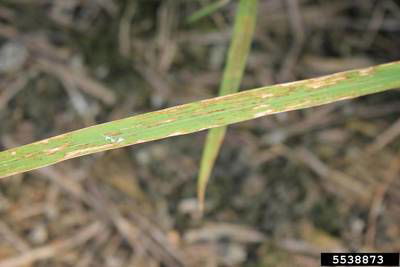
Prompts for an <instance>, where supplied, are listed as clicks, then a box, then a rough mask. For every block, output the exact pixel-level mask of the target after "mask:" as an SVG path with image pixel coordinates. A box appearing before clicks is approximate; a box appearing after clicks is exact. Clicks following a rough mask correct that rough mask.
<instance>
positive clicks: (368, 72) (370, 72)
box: [358, 67, 375, 76]
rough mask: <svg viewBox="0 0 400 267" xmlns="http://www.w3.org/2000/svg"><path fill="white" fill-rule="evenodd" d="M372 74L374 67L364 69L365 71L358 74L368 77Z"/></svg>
mask: <svg viewBox="0 0 400 267" xmlns="http://www.w3.org/2000/svg"><path fill="white" fill-rule="evenodd" d="M374 72H375V68H374V67H369V68H366V69H362V70H359V71H358V74H360V76H368V75H371V74H372V73H374Z"/></svg>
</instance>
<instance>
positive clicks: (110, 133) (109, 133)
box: [105, 131, 122, 136]
mask: <svg viewBox="0 0 400 267" xmlns="http://www.w3.org/2000/svg"><path fill="white" fill-rule="evenodd" d="M121 134H122V133H121V132H119V131H113V132H108V133H105V135H107V136H118V135H121Z"/></svg>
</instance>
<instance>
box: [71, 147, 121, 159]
mask: <svg viewBox="0 0 400 267" xmlns="http://www.w3.org/2000/svg"><path fill="white" fill-rule="evenodd" d="M114 146H115V144H106V145H102V146H92V147H88V148H84V149H78V150H75V151H71V152H68V153H67V154H66V155H65V156H64V160H65V159H72V158H76V157H79V156H83V155H86V154H90V153H94V152H100V151H102V150H106V149H107V148H111V147H114Z"/></svg>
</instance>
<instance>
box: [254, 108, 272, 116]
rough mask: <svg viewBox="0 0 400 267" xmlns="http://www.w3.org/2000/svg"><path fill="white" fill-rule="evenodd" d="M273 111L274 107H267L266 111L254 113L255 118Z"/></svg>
mask: <svg viewBox="0 0 400 267" xmlns="http://www.w3.org/2000/svg"><path fill="white" fill-rule="evenodd" d="M273 112H274V110H273V109H267V110H266V111H262V112H258V113H256V114H255V115H254V118H258V117H262V116H265V115H269V114H272V113H273Z"/></svg>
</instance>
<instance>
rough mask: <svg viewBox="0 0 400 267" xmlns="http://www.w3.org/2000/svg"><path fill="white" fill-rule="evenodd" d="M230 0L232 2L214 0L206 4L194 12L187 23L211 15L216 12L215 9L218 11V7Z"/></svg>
mask: <svg viewBox="0 0 400 267" xmlns="http://www.w3.org/2000/svg"><path fill="white" fill-rule="evenodd" d="M229 2H230V0H219V1H216V2H213V3H211V4H209V5H206V6H205V7H203V8H202V9H200V10H198V11H196V12H194V13H193V14H192V15H190V16H189V18H188V19H187V23H193V22H196V21H198V20H199V19H201V18H204V17H206V16H209V15H211V14H212V13H214V12H215V11H217V10H218V9H220V8H221V7H223V6H225V5H226V4H228V3H229Z"/></svg>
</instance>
